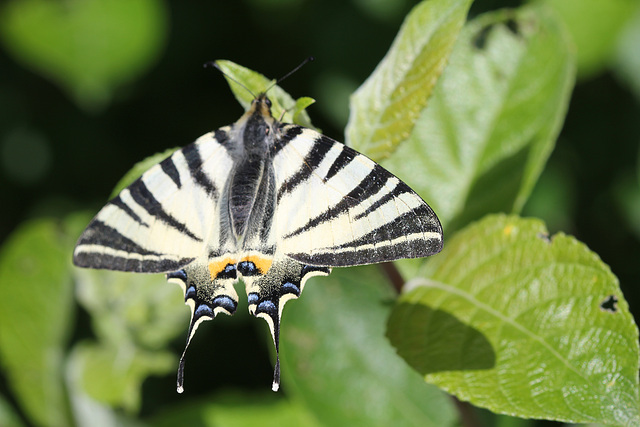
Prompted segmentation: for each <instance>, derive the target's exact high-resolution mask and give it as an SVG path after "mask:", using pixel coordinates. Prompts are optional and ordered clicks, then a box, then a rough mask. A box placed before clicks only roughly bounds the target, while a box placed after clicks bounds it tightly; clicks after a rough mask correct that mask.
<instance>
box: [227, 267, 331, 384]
mask: <svg viewBox="0 0 640 427" xmlns="http://www.w3.org/2000/svg"><path fill="white" fill-rule="evenodd" d="M238 270H239V271H244V273H243V276H242V279H243V281H244V282H245V286H246V290H247V301H248V304H249V312H250V313H251V314H253V315H254V316H256V317H261V318H263V319H264V320H265V321H266V322H267V324H268V325H269V329H270V330H271V336H272V337H273V343H274V345H275V349H276V365H275V369H274V374H273V384H272V389H273V390H274V391H277V390H278V388H279V386H280V356H279V352H280V318H281V316H282V309H283V308H284V305H285V303H286V302H287V301H289V300H292V299H296V298H298V297H300V294H301V293H302V290H303V289H304V285H305V282H306V281H307V280H308V279H309V278H310V277H313V276H319V275H323V276H326V275H328V274H329V273H330V272H331V269H330V268H328V267H315V266H311V265H305V264H302V263H299V262H297V261H294V260H292V259H290V258H289V257H286V256H276V258H275V259H274V261H273V262H272V263H271V266H270V268H269V270H268V271H267V273H266V274H262V272H261V271H259V270H256V269H255V268H254V267H253V266H250V268H248V269H247V268H246V267H243V266H242V263H240V264H239V266H238Z"/></svg>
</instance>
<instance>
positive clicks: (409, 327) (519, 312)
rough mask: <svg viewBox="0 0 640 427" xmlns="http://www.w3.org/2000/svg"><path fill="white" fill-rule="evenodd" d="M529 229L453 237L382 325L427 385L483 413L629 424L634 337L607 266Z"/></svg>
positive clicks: (635, 419) (525, 224)
mask: <svg viewBox="0 0 640 427" xmlns="http://www.w3.org/2000/svg"><path fill="white" fill-rule="evenodd" d="M546 233H547V231H546V229H545V227H544V225H543V224H542V222H541V221H539V220H532V219H521V218H518V217H514V216H510V217H509V216H491V217H488V218H487V219H484V220H482V221H480V222H478V223H475V224H473V225H471V226H469V227H467V228H465V229H464V230H462V231H460V232H459V233H458V234H457V235H456V236H455V237H454V238H452V239H450V240H449V241H448V242H447V245H446V246H445V249H444V250H443V252H442V253H441V254H439V255H438V256H437V257H434V258H433V259H432V261H431V262H429V263H427V264H426V268H425V269H424V271H423V272H422V277H423V278H417V279H414V280H413V281H411V282H409V283H408V284H407V289H408V291H407V292H406V293H405V294H404V295H402V296H401V298H400V299H399V302H398V304H397V305H396V306H395V307H394V310H393V313H392V315H391V317H390V319H389V323H388V332H387V335H388V337H389V339H390V340H391V342H392V343H393V345H394V346H395V347H396V349H397V350H398V353H399V354H400V355H402V357H403V358H404V359H405V360H406V361H407V363H409V364H410V365H411V366H413V368H414V369H415V370H416V371H418V372H420V373H421V374H422V375H423V376H424V378H425V380H426V381H427V382H429V383H433V384H436V385H438V386H440V387H441V388H443V389H445V390H446V391H448V392H450V393H452V394H454V395H456V396H457V397H458V398H460V399H462V400H468V401H470V402H471V403H473V404H474V405H477V406H481V407H485V408H488V409H490V410H492V411H494V412H498V413H504V414H509V415H515V416H519V417H525V418H546V419H555V420H563V421H568V422H600V423H604V424H613V425H625V426H626V425H638V423H640V415H639V407H638V402H639V401H638V329H637V327H636V325H635V323H634V321H633V316H632V315H631V313H630V312H629V306H628V304H627V302H626V301H625V299H624V297H623V295H622V293H621V291H620V288H619V284H618V279H617V278H616V277H615V276H614V275H613V274H612V273H611V271H610V270H609V267H608V266H607V265H605V264H604V263H603V262H602V261H601V260H600V258H599V257H598V256H597V255H596V254H595V253H593V252H591V251H590V250H589V249H588V248H587V247H586V246H585V245H583V244H582V243H580V242H578V241H577V240H575V239H574V238H572V237H570V236H566V235H564V234H561V233H559V234H557V235H555V236H553V237H551V238H549V237H548V236H547V234H546Z"/></svg>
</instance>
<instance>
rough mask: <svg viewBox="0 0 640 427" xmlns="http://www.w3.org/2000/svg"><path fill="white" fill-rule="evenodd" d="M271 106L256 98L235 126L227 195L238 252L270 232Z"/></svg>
mask: <svg viewBox="0 0 640 427" xmlns="http://www.w3.org/2000/svg"><path fill="white" fill-rule="evenodd" d="M270 106H271V101H269V99H268V98H267V97H266V96H264V95H261V96H259V97H258V98H256V99H255V100H254V101H253V103H252V104H251V108H250V109H249V111H247V113H245V114H244V115H243V116H242V117H241V118H240V120H238V121H237V122H236V123H235V125H234V131H235V132H236V135H238V141H239V142H240V143H239V144H238V146H237V147H236V149H235V150H234V157H235V158H234V160H235V166H234V168H233V170H232V171H231V173H230V176H229V180H228V185H227V194H228V216H229V222H230V225H231V229H232V231H233V238H234V240H235V244H236V247H237V248H241V247H242V248H244V249H249V248H246V247H245V243H246V237H247V236H257V235H260V236H264V235H265V233H266V232H268V231H269V230H270V228H271V221H272V217H273V210H274V203H275V182H274V176H273V167H272V162H271V160H270V158H269V150H270V148H271V147H272V146H273V141H274V138H275V137H276V128H275V127H274V125H276V121H275V120H274V118H273V116H272V115H271V110H270ZM254 249H257V248H254Z"/></svg>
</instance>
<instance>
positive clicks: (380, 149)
mask: <svg viewBox="0 0 640 427" xmlns="http://www.w3.org/2000/svg"><path fill="white" fill-rule="evenodd" d="M470 4H471V1H470V0H454V1H451V0H430V1H423V2H421V3H420V4H418V5H417V6H416V7H415V8H414V9H413V10H412V11H411V13H410V14H409V15H408V16H407V18H406V19H405V22H404V24H403V25H402V28H401V29H400V32H399V33H398V35H397V36H396V39H395V40H394V42H393V45H392V46H391V48H390V49H389V52H387V54H386V55H385V57H384V58H383V59H382V61H381V62H380V64H378V67H377V68H376V70H375V71H374V72H373V74H372V75H371V76H370V77H369V78H368V79H367V81H365V82H364V84H363V85H362V86H361V87H360V88H359V89H358V90H357V91H356V92H355V93H354V94H353V95H352V97H351V115H350V117H349V124H348V125H347V129H346V137H347V145H350V146H352V147H353V148H355V149H356V150H358V151H361V152H363V153H365V154H367V155H368V156H369V157H371V158H372V159H373V160H379V159H382V158H385V157H388V156H389V155H390V154H391V153H392V152H393V151H394V150H395V149H396V147H397V146H398V145H399V144H400V143H401V142H403V141H405V140H406V139H407V138H409V135H410V134H411V131H412V130H413V127H414V125H415V122H416V120H417V118H418V116H419V114H420V112H421V111H422V110H423V109H424V107H425V105H426V104H427V99H428V98H429V96H430V95H431V91H432V89H433V87H434V86H435V84H436V81H437V80H438V77H439V76H440V74H441V73H442V70H443V69H444V66H445V64H446V62H447V58H448V57H449V53H450V52H451V49H452V47H453V44H454V41H455V39H456V37H457V36H458V33H459V31H460V28H462V25H463V24H464V22H465V18H466V16H467V11H468V10H469V6H470Z"/></svg>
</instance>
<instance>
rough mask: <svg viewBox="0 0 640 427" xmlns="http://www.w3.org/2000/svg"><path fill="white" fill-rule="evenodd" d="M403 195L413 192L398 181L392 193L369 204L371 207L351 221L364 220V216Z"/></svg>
mask: <svg viewBox="0 0 640 427" xmlns="http://www.w3.org/2000/svg"><path fill="white" fill-rule="evenodd" d="M405 193H413V191H412V190H411V188H409V186H408V185H407V184H405V183H404V182H402V181H400V180H398V185H396V187H395V188H394V189H393V190H392V191H390V192H388V193H387V194H385V195H384V196H382V197H381V198H379V199H378V200H376V201H375V202H374V203H372V204H371V206H369V207H368V208H367V210H365V211H364V212H362V213H360V214H358V215H356V216H355V217H354V218H353V220H354V221H357V220H359V219H360V218H364V217H365V216H367V215H369V214H370V213H372V212H374V211H375V210H376V209H378V208H380V207H381V206H383V205H385V204H386V203H389V202H390V201H391V200H393V199H395V198H396V197H399V196H401V195H402V194H405Z"/></svg>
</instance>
